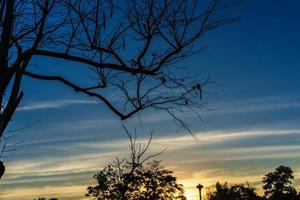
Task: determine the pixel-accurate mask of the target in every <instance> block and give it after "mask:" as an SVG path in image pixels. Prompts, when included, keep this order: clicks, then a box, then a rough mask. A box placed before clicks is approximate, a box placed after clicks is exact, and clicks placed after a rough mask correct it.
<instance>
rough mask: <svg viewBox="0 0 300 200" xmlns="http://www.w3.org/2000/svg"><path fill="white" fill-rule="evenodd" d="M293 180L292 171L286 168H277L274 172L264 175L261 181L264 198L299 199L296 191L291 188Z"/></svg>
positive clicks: (273, 199) (276, 199) (272, 199)
mask: <svg viewBox="0 0 300 200" xmlns="http://www.w3.org/2000/svg"><path fill="white" fill-rule="evenodd" d="M293 179H294V176H293V170H292V169H291V168H290V167H286V166H279V167H277V168H276V169H275V171H274V172H270V173H268V174H266V175H265V177H264V178H263V180H262V182H263V189H264V190H265V197H266V198H267V199H269V200H281V199H284V200H296V198H298V199H299V196H298V197H297V191H296V189H295V188H294V187H293V186H292V180H293Z"/></svg>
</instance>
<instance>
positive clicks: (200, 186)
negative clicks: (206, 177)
mask: <svg viewBox="0 0 300 200" xmlns="http://www.w3.org/2000/svg"><path fill="white" fill-rule="evenodd" d="M196 188H197V189H198V190H199V197H200V200H202V195H201V190H202V188H203V185H201V184H198V185H197V187H196Z"/></svg>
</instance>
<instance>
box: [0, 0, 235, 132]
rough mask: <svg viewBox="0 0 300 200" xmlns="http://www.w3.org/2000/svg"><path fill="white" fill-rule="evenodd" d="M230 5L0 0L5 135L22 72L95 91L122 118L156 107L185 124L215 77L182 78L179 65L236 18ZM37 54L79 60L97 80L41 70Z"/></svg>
mask: <svg viewBox="0 0 300 200" xmlns="http://www.w3.org/2000/svg"><path fill="white" fill-rule="evenodd" d="M233 3H234V2H233ZM232 5H233V4H232V2H230V0H206V1H200V0H126V1H124V0H0V35H1V36H0V37H1V38H0V105H1V113H0V137H1V136H2V135H3V133H4V131H5V129H6V127H7V125H8V124H9V122H10V120H11V119H12V116H13V114H14V113H15V111H16V109H17V107H18V106H19V104H20V101H21V100H22V98H23V96H24V93H23V90H22V79H23V78H24V77H30V78H33V79H38V80H41V81H54V82H59V83H61V84H62V85H65V86H67V87H69V88H70V89H73V90H74V91H76V92H78V93H82V94H85V95H87V96H90V97H93V98H95V99H97V100H99V101H100V102H102V103H103V104H105V105H106V106H107V107H108V108H109V109H110V110H111V111H112V112H113V113H114V114H116V115H117V116H118V117H119V118H120V119H121V120H125V119H127V118H129V117H131V116H133V115H134V114H136V113H138V112H139V111H141V110H144V109H147V108H154V109H159V110H164V111H166V112H168V113H169V114H170V115H171V116H172V117H173V118H174V119H175V121H176V122H178V123H179V124H180V125H181V126H185V125H186V124H185V123H183V121H182V120H181V119H180V117H178V115H177V113H178V112H183V111H185V109H192V108H195V107H201V101H200V100H201V95H202V92H203V86H204V85H205V84H207V83H208V82H209V80H203V81H202V82H201V81H197V82H196V81H194V80H193V79H190V78H189V77H185V76H180V74H177V73H176V69H175V68H174V64H175V63H177V62H179V61H182V60H183V59H184V58H186V57H188V56H190V55H192V54H193V53H197V52H198V51H199V50H201V48H199V43H198V42H199V40H200V39H201V38H202V37H203V35H204V34H205V33H206V32H208V31H210V30H212V29H215V28H217V27H220V26H222V25H224V24H228V23H231V22H233V21H234V20H235V19H232V18H228V17H225V12H226V10H227V9H228V8H229V7H231V6H232ZM39 57H41V58H45V57H46V58H48V59H50V60H55V61H58V62H57V63H58V64H60V65H61V68H64V66H65V65H64V64H65V63H66V62H67V63H73V62H76V63H79V64H81V66H82V68H87V69H93V70H94V72H95V75H96V77H97V79H96V80H95V82H94V84H91V85H87V83H86V82H83V81H82V79H78V80H70V77H73V74H74V72H75V71H76V69H74V70H71V71H70V72H69V74H68V76H67V77H66V76H63V75H59V74H55V73H54V72H53V73H52V74H50V73H49V69H48V67H46V66H44V68H43V66H40V68H41V69H42V70H40V71H39V72H36V70H35V67H34V66H35V65H34V64H33V62H36V61H37V60H40V59H39ZM60 61H64V62H60ZM43 69H44V70H45V71H46V70H47V71H48V73H46V72H45V73H43V72H41V71H43ZM50 71H51V70H50ZM75 73H76V72H75ZM74 77H75V76H74ZM89 83H90V81H89ZM111 91H113V92H111ZM108 93H109V94H108ZM112 94H113V95H112Z"/></svg>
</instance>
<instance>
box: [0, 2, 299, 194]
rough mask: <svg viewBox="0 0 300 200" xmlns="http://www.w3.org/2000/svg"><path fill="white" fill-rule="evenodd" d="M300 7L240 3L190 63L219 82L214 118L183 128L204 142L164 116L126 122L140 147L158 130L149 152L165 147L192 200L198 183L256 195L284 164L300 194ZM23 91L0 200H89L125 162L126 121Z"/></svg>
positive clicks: (65, 95)
mask: <svg viewBox="0 0 300 200" xmlns="http://www.w3.org/2000/svg"><path fill="white" fill-rule="evenodd" d="M299 7H300V1H298V0H289V1H286V0H263V1H262V0H249V1H244V3H243V4H242V5H240V6H239V7H238V8H236V9H235V10H234V12H235V15H238V16H240V18H241V20H240V21H239V22H237V23H235V24H231V25H227V26H226V27H223V28H221V29H218V30H216V31H214V32H211V33H209V34H208V35H207V36H205V39H204V40H203V42H202V44H203V46H208V49H207V50H206V52H205V54H200V55H196V56H193V57H192V58H190V59H189V60H187V61H186V62H185V65H189V66H190V70H191V73H202V74H204V75H205V74H206V75H207V74H210V76H212V77H215V78H217V79H218V81H219V82H220V83H222V85H220V86H210V87H209V88H208V90H209V91H211V93H207V94H206V95H205V102H207V103H208V106H209V108H210V109H212V110H213V112H207V111H203V112H202V114H201V117H202V119H203V120H202V121H201V120H199V119H198V118H194V117H190V118H188V119H186V120H188V121H190V122H191V124H192V130H193V132H194V134H195V135H196V136H197V137H198V138H199V142H197V141H195V139H194V138H193V137H191V135H189V134H188V133H186V132H184V131H179V132H178V131H177V129H178V127H176V126H175V124H174V123H173V121H172V120H171V119H170V117H169V116H167V115H165V114H164V113H160V112H151V111H148V112H147V111H146V112H143V113H142V115H141V116H140V117H141V119H139V118H138V117H136V118H133V119H130V120H128V121H126V122H125V125H126V126H128V127H129V129H130V130H133V129H134V128H136V129H137V131H138V136H139V139H140V141H141V142H145V141H146V140H147V134H149V132H150V131H151V130H154V131H155V134H154V141H153V143H152V146H151V149H150V153H151V152H157V151H160V150H162V149H164V148H168V150H167V151H166V152H165V153H164V154H163V155H162V156H160V157H159V159H162V160H163V165H164V166H166V167H167V168H168V169H171V170H174V171H175V175H176V176H177V177H178V178H179V182H181V183H183V184H184V185H185V189H186V194H187V196H188V199H189V200H192V199H196V197H197V196H195V195H196V193H195V191H196V190H195V189H194V188H195V186H196V185H197V184H198V183H201V184H203V185H204V186H205V187H207V186H209V185H211V184H213V183H215V182H216V181H228V182H229V183H241V182H246V181H249V182H250V183H251V184H252V185H254V186H256V187H257V188H258V189H260V188H261V185H260V181H261V178H262V177H263V175H264V174H266V173H267V172H269V171H272V170H274V168H276V167H277V166H279V165H281V164H282V165H288V166H290V167H292V169H293V170H294V172H295V176H296V179H295V183H296V185H298V186H297V187H298V188H299V189H300V187H299V186H300V151H299V150H300V145H299V144H300V54H299V53H300V39H299V35H300V22H299V21H300V12H299ZM40 62H45V63H47V62H48V61H47V60H42V61H40ZM66 65H67V64H66ZM67 68H68V66H66V70H67ZM23 88H24V91H25V93H26V96H25V98H24V101H23V102H22V106H21V107H20V108H19V110H18V111H17V113H16V115H15V116H14V120H13V122H12V123H11V126H10V127H9V130H11V131H13V130H16V129H20V128H21V129H20V130H19V131H17V132H11V133H8V134H9V135H12V136H13V137H11V138H10V141H9V143H11V145H12V146H11V147H12V148H13V149H15V150H14V151H12V152H7V153H6V154H5V156H4V161H5V163H6V165H7V173H6V174H5V176H4V177H3V180H1V182H0V188H1V190H0V199H1V200H2V199H3V200H4V199H5V200H17V199H24V200H27V199H33V198H36V197H38V196H42V195H46V196H47V197H63V198H60V199H68V198H64V197H72V199H81V198H83V196H84V194H85V191H86V187H87V186H88V185H90V184H94V181H93V178H92V175H93V174H94V173H95V172H96V171H97V170H100V169H102V168H103V167H104V166H105V165H106V164H108V163H109V162H110V161H112V160H113V158H114V157H115V156H117V155H118V156H125V155H126V152H127V148H128V139H127V138H126V134H125V133H124V131H123V129H122V124H121V122H120V121H119V120H118V119H117V118H116V117H115V116H114V115H113V114H111V113H110V112H109V110H108V109H107V108H105V107H104V106H103V105H102V104H99V103H98V102H97V101H95V100H94V99H90V98H86V97H84V96H81V95H77V94H76V93H75V92H72V91H70V90H69V89H68V88H65V87H63V86H60V85H59V84H56V83H52V82H39V81H35V80H32V79H29V78H27V79H25V81H24V87H23ZM45 88H46V90H45ZM26 126H30V127H28V128H25V129H22V127H26Z"/></svg>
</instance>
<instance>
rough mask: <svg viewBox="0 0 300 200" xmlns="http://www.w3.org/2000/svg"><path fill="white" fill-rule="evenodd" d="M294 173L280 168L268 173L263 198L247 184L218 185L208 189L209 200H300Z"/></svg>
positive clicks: (207, 197)
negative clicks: (294, 184) (293, 182)
mask: <svg viewBox="0 0 300 200" xmlns="http://www.w3.org/2000/svg"><path fill="white" fill-rule="evenodd" d="M293 179H294V176H293V171H292V169H291V168H290V167H287V166H279V167H278V168H276V169H275V171H274V172H270V173H267V174H266V175H265V176H264V177H263V179H262V184H263V190H264V194H263V195H262V196H260V195H258V194H257V193H256V188H254V187H252V186H250V184H249V183H246V184H235V185H231V186H229V185H228V184H227V183H224V184H221V183H219V182H218V183H216V185H214V187H213V188H210V189H208V192H207V196H206V199H207V200H300V193H298V192H297V190H296V189H295V188H294V187H293V185H292V181H293Z"/></svg>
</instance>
